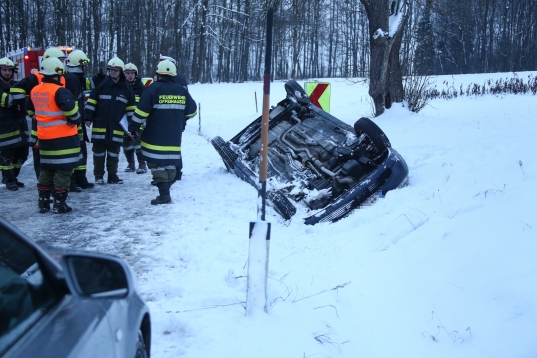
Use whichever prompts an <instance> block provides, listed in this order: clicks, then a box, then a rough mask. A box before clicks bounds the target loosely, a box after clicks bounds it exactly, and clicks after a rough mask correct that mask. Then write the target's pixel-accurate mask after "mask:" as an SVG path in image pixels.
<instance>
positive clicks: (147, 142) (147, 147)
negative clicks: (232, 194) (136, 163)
mask: <svg viewBox="0 0 537 358" xmlns="http://www.w3.org/2000/svg"><path fill="white" fill-rule="evenodd" d="M196 111H197V106H196V102H194V100H193V99H192V97H191V96H190V94H189V93H188V91H187V90H185V89H184V87H182V86H178V85H177V84H176V83H174V80H173V78H171V77H170V78H161V79H160V80H159V81H156V82H154V83H152V84H151V86H149V87H148V88H146V89H145V91H144V93H143V94H142V97H141V98H140V103H138V107H137V108H136V111H135V112H134V116H133V117H132V123H131V125H130V127H131V128H132V129H134V130H136V129H137V128H139V127H140V125H144V124H145V129H144V131H143V132H142V135H141V141H142V155H143V156H144V159H145V160H147V161H148V162H151V163H155V164H158V165H178V164H180V162H181V161H180V160H181V137H182V133H183V128H184V126H185V122H186V120H187V118H188V117H190V116H193V115H195V114H196Z"/></svg>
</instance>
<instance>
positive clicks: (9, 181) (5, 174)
mask: <svg viewBox="0 0 537 358" xmlns="http://www.w3.org/2000/svg"><path fill="white" fill-rule="evenodd" d="M2 183H4V184H5V185H6V188H8V189H9V190H13V191H15V190H19V186H18V185H17V178H15V174H14V172H13V169H9V170H2Z"/></svg>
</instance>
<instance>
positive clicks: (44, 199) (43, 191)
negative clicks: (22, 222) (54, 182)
mask: <svg viewBox="0 0 537 358" xmlns="http://www.w3.org/2000/svg"><path fill="white" fill-rule="evenodd" d="M51 188H52V186H51V185H39V184H37V191H38V192H39V199H38V202H37V206H38V207H39V212H40V213H41V214H44V213H47V212H49V211H50V190H51Z"/></svg>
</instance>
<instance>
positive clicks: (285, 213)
mask: <svg viewBox="0 0 537 358" xmlns="http://www.w3.org/2000/svg"><path fill="white" fill-rule="evenodd" d="M267 199H268V200H269V201H270V202H271V203H272V207H273V208H274V210H276V212H277V213H278V214H280V215H281V216H282V217H283V218H284V219H285V220H289V219H291V217H293V215H295V214H296V208H295V206H294V205H293V204H292V203H291V202H290V201H289V199H287V197H286V196H285V195H283V194H282V193H281V192H279V191H276V190H270V191H268V192H267Z"/></svg>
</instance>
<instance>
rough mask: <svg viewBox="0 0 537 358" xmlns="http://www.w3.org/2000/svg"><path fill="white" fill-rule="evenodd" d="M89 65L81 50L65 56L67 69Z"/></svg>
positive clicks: (88, 60)
mask: <svg viewBox="0 0 537 358" xmlns="http://www.w3.org/2000/svg"><path fill="white" fill-rule="evenodd" d="M89 63H90V59H89V58H88V56H86V54H85V53H84V51H82V50H74V51H73V52H71V53H70V54H69V56H67V67H78V66H85V65H87V64H89Z"/></svg>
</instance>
